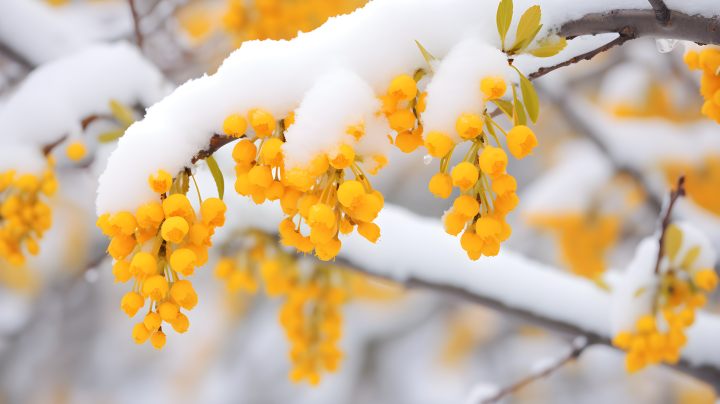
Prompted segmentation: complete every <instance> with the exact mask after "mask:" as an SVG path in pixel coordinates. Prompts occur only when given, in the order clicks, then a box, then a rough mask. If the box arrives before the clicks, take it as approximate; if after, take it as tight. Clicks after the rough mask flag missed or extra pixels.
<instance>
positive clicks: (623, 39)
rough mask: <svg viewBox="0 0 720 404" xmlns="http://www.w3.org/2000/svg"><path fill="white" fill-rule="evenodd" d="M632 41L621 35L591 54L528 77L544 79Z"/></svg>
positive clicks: (584, 54) (576, 57) (547, 68)
mask: <svg viewBox="0 0 720 404" xmlns="http://www.w3.org/2000/svg"><path fill="white" fill-rule="evenodd" d="M631 39H632V38H631V37H628V36H625V35H623V34H620V36H619V37H617V38H615V40H613V41H611V42H608V43H606V44H605V45H603V46H601V47H599V48H597V49H595V50H591V51H590V52H587V53H583V54H582V55H579V56H575V57H574V58H571V59H570V60H567V61H565V62H562V63H558V64H556V65H555V66H550V67H541V68H540V69H538V71H536V72H535V73H531V74H530V75H529V76H528V79H530V80H533V79H536V78H538V77H542V76H544V75H546V74H548V73H550V72H551V71H554V70H557V69H559V68H561V67H565V66H570V65H572V64H575V63H578V62H579V61H581V60H590V59H592V58H594V57H595V56H597V55H598V54H600V53H602V52H605V51H606V50H608V49H610V48H613V47H615V46H620V45H622V44H624V43H625V42H627V41H629V40H631Z"/></svg>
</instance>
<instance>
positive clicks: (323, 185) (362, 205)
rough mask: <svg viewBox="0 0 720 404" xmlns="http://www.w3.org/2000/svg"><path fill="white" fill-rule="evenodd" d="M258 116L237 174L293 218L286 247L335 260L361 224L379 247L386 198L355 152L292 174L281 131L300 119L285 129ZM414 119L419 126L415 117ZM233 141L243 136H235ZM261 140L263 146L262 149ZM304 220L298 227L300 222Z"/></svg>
mask: <svg viewBox="0 0 720 404" xmlns="http://www.w3.org/2000/svg"><path fill="white" fill-rule="evenodd" d="M410 80H411V81H412V79H410ZM414 83H415V82H414V81H413V85H414ZM395 86H396V87H397V88H394V87H392V86H391V88H393V89H395V93H396V94H397V97H402V96H403V94H405V92H404V91H407V92H410V91H411V89H408V83H407V82H406V81H403V82H400V83H399V84H396V85H395ZM413 96H414V93H413ZM253 111H254V112H253ZM253 111H251V113H250V115H249V116H250V118H249V121H250V124H251V125H252V126H253V128H255V132H256V134H257V136H256V137H253V138H250V139H243V140H241V141H239V142H238V143H237V144H236V145H235V147H234V148H233V153H232V156H233V159H234V160H235V163H236V165H235V172H236V174H237V180H236V182H235V191H237V193H239V194H240V195H243V196H248V197H251V198H252V200H253V201H254V202H255V203H256V204H262V203H265V201H271V202H272V201H276V200H279V201H280V206H281V208H282V210H283V212H284V213H285V214H286V215H288V218H287V219H285V220H283V222H282V223H281V224H280V234H281V235H282V237H283V240H282V244H283V245H286V246H294V247H296V248H297V249H298V251H302V252H303V253H310V252H312V251H313V250H314V251H315V255H316V256H317V257H318V258H320V259H321V260H323V261H329V260H332V259H334V258H335V256H337V254H338V253H339V252H340V247H341V245H342V242H341V241H340V239H339V235H340V234H343V235H348V234H350V233H351V232H352V231H353V229H354V227H355V226H356V225H357V226H358V233H359V234H360V235H362V236H363V237H365V238H366V239H368V240H370V241H371V242H373V243H374V242H376V241H377V239H378V238H379V237H380V228H379V227H378V226H377V225H376V224H374V223H372V222H373V221H374V220H375V218H376V217H377V215H378V213H379V212H380V210H381V209H382V207H383V204H384V198H383V196H382V194H381V193H380V192H378V191H375V190H373V189H372V186H371V185H370V181H369V180H368V178H367V176H366V175H365V173H364V172H363V170H362V168H360V166H359V163H358V162H357V161H356V156H355V151H354V150H353V148H352V147H350V146H349V145H347V144H340V145H338V146H337V147H336V148H335V150H332V151H331V152H329V153H327V154H320V155H317V156H315V158H314V159H313V161H312V162H311V164H310V165H309V166H307V167H300V168H298V167H294V168H292V169H290V170H287V171H286V169H285V158H284V156H283V149H282V148H283V145H284V143H285V141H284V134H283V133H282V131H281V130H280V129H281V128H283V127H287V126H289V125H290V124H292V123H294V120H295V114H294V113H291V115H290V116H289V117H287V118H286V119H285V120H283V122H282V125H275V124H274V122H275V121H274V119H273V118H272V115H270V114H269V113H267V112H264V111H262V110H259V109H255V110H253ZM411 115H412V113H411ZM237 116H238V115H232V116H230V117H228V118H227V119H226V121H225V122H226V126H227V122H228V121H232V120H237V118H236V117H237ZM234 117H235V118H234ZM258 117H262V119H264V122H265V123H266V127H263V128H264V129H263V128H261V129H258V125H260V124H259V123H258V122H260V120H259V119H261V118H258ZM412 120H413V125H414V120H415V119H414V115H413V118H412ZM270 122H272V124H271V123H270ZM364 130H365V129H364V125H363V124H362V123H360V124H354V125H351V126H349V127H348V128H347V131H346V132H345V134H346V135H348V136H351V137H353V138H355V139H359V138H361V137H362V136H363V135H364V133H365V132H364ZM261 132H262V133H263V135H262V136H261V135H260V133H261ZM228 134H230V133H228ZM233 136H243V134H239V135H238V133H234V134H233ZM258 141H259V142H260V143H259V146H258V145H256V143H257V142H258ZM360 164H362V163H360ZM369 164H371V166H370V167H371V168H370V169H368V172H370V173H371V174H377V170H378V169H379V168H381V167H382V166H383V165H387V159H386V158H385V157H384V156H374V157H373V159H372V162H369ZM346 169H347V170H349V171H350V172H352V173H353V175H354V179H353V180H346V179H345V172H346V171H345V170H346ZM298 216H299V218H298V220H297V225H296V224H295V221H294V220H295V218H296V217H298ZM302 222H305V224H307V225H308V227H309V228H310V231H309V234H307V235H303V234H302V233H301V232H300V227H301V224H302ZM238 276H239V275H238ZM238 279H239V278H238Z"/></svg>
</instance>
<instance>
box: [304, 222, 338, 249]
mask: <svg viewBox="0 0 720 404" xmlns="http://www.w3.org/2000/svg"><path fill="white" fill-rule="evenodd" d="M332 236H333V229H332V228H330V227H325V226H323V225H320V224H319V225H316V226H313V228H312V229H310V241H312V242H313V244H315V245H317V244H325V243H327V242H329V241H330V239H331V238H332Z"/></svg>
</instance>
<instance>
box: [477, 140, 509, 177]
mask: <svg viewBox="0 0 720 404" xmlns="http://www.w3.org/2000/svg"><path fill="white" fill-rule="evenodd" d="M507 161H508V160H507V155H506V154H505V152H504V151H503V150H502V149H499V148H496V147H492V146H486V147H485V149H484V150H483V151H482V153H480V169H481V170H482V171H483V172H484V173H487V174H488V176H489V177H490V178H491V179H495V178H498V177H500V176H501V175H502V174H504V173H505V167H507Z"/></svg>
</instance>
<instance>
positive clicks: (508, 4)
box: [497, 0, 513, 51]
mask: <svg viewBox="0 0 720 404" xmlns="http://www.w3.org/2000/svg"><path fill="white" fill-rule="evenodd" d="M512 17H513V2H512V0H501V1H500V5H498V9H497V29H498V34H500V40H501V41H502V47H503V51H504V50H505V36H506V35H507V33H508V30H509V29H510V24H512Z"/></svg>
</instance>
